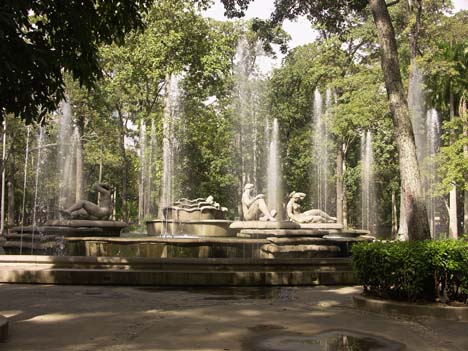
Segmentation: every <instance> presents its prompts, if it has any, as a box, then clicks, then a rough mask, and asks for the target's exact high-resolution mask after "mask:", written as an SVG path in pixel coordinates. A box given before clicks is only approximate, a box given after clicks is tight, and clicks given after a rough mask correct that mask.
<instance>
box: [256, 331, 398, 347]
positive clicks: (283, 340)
mask: <svg viewBox="0 0 468 351" xmlns="http://www.w3.org/2000/svg"><path fill="white" fill-rule="evenodd" d="M403 349H404V345H403V344H400V343H398V342H394V341H390V340H386V339H383V338H379V337H375V336H370V335H365V334H359V333H354V332H350V331H330V332H326V333H321V334H317V335H311V336H306V335H283V336H273V337H269V338H266V339H264V340H263V341H260V342H259V343H258V345H257V346H256V350H258V351H398V350H403Z"/></svg>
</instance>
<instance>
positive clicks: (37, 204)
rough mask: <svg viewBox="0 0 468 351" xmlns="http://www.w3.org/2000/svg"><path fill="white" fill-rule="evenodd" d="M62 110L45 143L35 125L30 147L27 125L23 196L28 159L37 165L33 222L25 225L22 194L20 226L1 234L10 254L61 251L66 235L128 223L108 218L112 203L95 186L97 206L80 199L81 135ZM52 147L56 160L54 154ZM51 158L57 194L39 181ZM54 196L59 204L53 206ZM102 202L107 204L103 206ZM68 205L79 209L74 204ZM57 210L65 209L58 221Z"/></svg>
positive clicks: (114, 231)
mask: <svg viewBox="0 0 468 351" xmlns="http://www.w3.org/2000/svg"><path fill="white" fill-rule="evenodd" d="M60 111H61V114H60V116H59V120H58V125H59V128H58V129H59V130H58V135H57V142H56V143H48V142H47V132H46V127H42V126H41V127H39V129H38V136H37V139H36V145H35V147H34V148H30V147H29V144H30V142H29V135H30V132H29V131H30V127H28V132H27V143H26V156H25V166H24V182H23V194H26V191H25V190H26V187H27V169H28V163H29V158H30V157H31V159H32V162H31V164H33V165H34V167H35V169H34V179H33V184H32V185H31V186H33V189H34V191H33V194H34V195H33V201H32V222H31V224H30V225H25V223H24V213H25V205H26V198H25V197H24V196H23V205H22V209H23V213H22V215H21V218H22V221H21V223H20V224H21V225H19V226H16V227H12V228H10V229H9V230H8V233H7V234H6V235H5V238H6V240H7V241H6V243H5V244H4V247H5V249H6V251H7V252H8V253H20V254H23V253H27V252H29V253H30V254H34V253H35V254H61V253H62V252H63V250H62V249H63V240H64V239H63V238H64V237H82V236H90V235H92V236H96V237H99V236H119V235H120V231H121V230H122V229H123V228H125V227H127V224H126V223H123V222H119V221H111V220H109V215H110V214H111V212H112V210H111V208H112V207H113V204H112V200H111V195H110V192H109V193H108V194H107V195H108V196H107V198H106V197H104V196H103V192H102V191H100V190H98V191H99V192H100V194H101V198H100V203H99V205H96V204H93V203H91V202H89V201H86V200H82V172H83V159H82V154H81V140H80V134H79V130H78V128H77V127H73V126H72V114H71V107H70V105H69V104H68V103H65V102H63V103H61V106H60ZM55 150H56V151H57V152H56V155H57V158H53V157H52V155H53V154H55V152H54V151H55ZM50 160H54V161H56V163H55V164H56V165H57V171H56V173H55V174H54V175H55V177H56V178H55V179H57V185H58V194H57V193H56V194H50V191H49V189H48V188H47V187H46V186H45V185H44V183H43V182H41V181H40V180H41V179H44V178H47V177H48V176H49V175H48V174H47V173H46V172H47V171H50V169H53V170H54V169H55V168H53V167H52V165H51V162H49V161H50ZM54 200H55V201H56V202H55V204H56V206H57V207H58V208H54V205H51V203H54V202H53V201H54ZM105 202H106V203H107V205H103V204H104V203H105ZM73 204H75V205H73ZM72 205H73V206H75V207H79V208H73V206H72ZM70 206H71V207H70ZM103 206H107V207H108V208H109V211H108V213H105V215H102V214H101V213H100V212H99V211H97V210H96V209H99V208H102V207H103ZM67 208H68V210H66V209H67ZM60 209H62V210H64V209H65V211H62V213H65V214H66V217H67V218H62V219H56V218H57V217H59V214H58V212H60V211H59V210H60ZM76 210H77V211H76ZM96 211H97V212H96ZM26 249H28V250H26Z"/></svg>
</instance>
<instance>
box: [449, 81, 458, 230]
mask: <svg viewBox="0 0 468 351" xmlns="http://www.w3.org/2000/svg"><path fill="white" fill-rule="evenodd" d="M454 118H455V103H454V96H453V92H452V90H451V89H450V120H453V119H454ZM453 141H454V140H451V142H453ZM449 237H450V238H452V239H457V238H458V208H457V187H456V186H455V185H454V186H453V187H452V189H451V190H450V194H449Z"/></svg>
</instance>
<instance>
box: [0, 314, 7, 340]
mask: <svg viewBox="0 0 468 351" xmlns="http://www.w3.org/2000/svg"><path fill="white" fill-rule="evenodd" d="M7 336H8V318H6V317H4V316H2V315H0V342H5V340H6V338H7Z"/></svg>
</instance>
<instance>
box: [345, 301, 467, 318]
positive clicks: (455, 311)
mask: <svg viewBox="0 0 468 351" xmlns="http://www.w3.org/2000/svg"><path fill="white" fill-rule="evenodd" d="M353 302H354V304H355V305H356V306H357V307H359V308H362V309H364V310H366V311H370V312H376V313H396V314H403V315H407V316H413V317H419V316H425V317H429V318H434V319H443V320H456V321H462V322H468V307H452V306H438V305H418V304H412V303H405V302H397V301H391V300H377V299H372V298H368V297H364V296H362V295H356V296H353Z"/></svg>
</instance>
